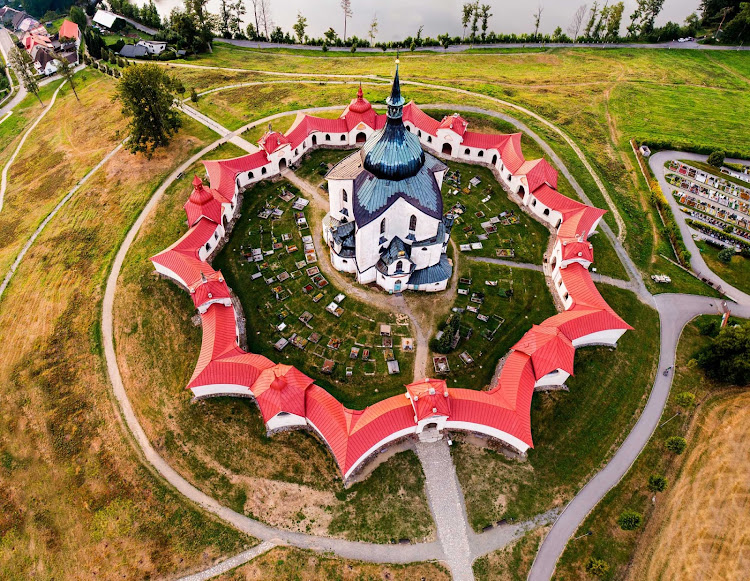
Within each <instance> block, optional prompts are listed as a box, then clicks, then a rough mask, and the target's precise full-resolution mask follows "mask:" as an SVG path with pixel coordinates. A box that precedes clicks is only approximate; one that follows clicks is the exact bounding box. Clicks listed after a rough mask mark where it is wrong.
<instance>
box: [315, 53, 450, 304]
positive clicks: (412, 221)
mask: <svg viewBox="0 0 750 581" xmlns="http://www.w3.org/2000/svg"><path fill="white" fill-rule="evenodd" d="M360 98H361V97H360ZM386 103H387V105H388V113H387V118H386V122H385V126H384V127H382V128H381V129H379V130H378V131H375V132H373V133H372V134H371V135H370V136H369V138H368V139H367V140H366V142H365V143H364V145H363V146H362V149H361V150H359V151H357V152H356V153H354V154H352V155H350V156H348V157H347V158H345V159H343V160H342V161H341V162H339V163H338V164H337V165H335V166H334V167H333V168H332V169H331V170H330V171H329V172H328V174H327V175H326V179H327V180H328V196H329V205H330V206H329V212H328V214H327V215H326V217H325V219H324V220H323V236H324V238H325V240H326V242H327V244H328V246H329V247H330V249H331V261H332V263H333V266H334V267H335V268H336V269H338V270H340V271H342V272H348V273H352V274H354V275H355V276H356V278H357V281H358V282H359V283H361V284H370V283H375V284H377V285H378V286H380V287H381V288H383V289H384V290H386V291H388V292H400V291H403V290H419V291H428V292H435V291H441V290H445V288H446V286H447V284H448V281H449V280H450V277H451V274H452V272H453V266H452V264H451V261H450V260H449V259H448V257H447V255H446V248H447V245H448V241H449V239H450V232H451V228H452V226H453V217H452V215H450V214H448V215H446V216H443V197H442V194H441V188H442V185H443V177H444V176H445V172H446V171H447V169H448V168H447V166H446V165H445V164H444V163H443V162H441V161H440V160H439V159H437V158H436V157H434V156H432V155H430V154H429V153H426V152H425V151H424V150H423V149H422V146H421V144H420V141H419V138H418V136H417V135H415V134H413V133H411V132H410V131H409V130H408V129H407V128H406V127H405V126H404V123H403V118H402V116H403V107H404V99H403V97H402V96H401V90H400V85H399V78H398V67H397V68H396V76H395V78H394V81H393V88H392V90H391V95H390V97H389V98H388V99H387V100H386Z"/></svg>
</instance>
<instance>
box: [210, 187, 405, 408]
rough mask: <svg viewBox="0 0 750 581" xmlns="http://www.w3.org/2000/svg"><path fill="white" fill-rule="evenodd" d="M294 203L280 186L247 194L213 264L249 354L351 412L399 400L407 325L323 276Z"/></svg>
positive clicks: (310, 232) (303, 215)
mask: <svg viewBox="0 0 750 581" xmlns="http://www.w3.org/2000/svg"><path fill="white" fill-rule="evenodd" d="M300 199H302V200H304V197H302V194H301V193H300V192H299V191H298V190H297V189H296V188H295V187H294V186H293V185H292V184H290V183H288V182H286V181H280V182H277V183H273V184H272V183H260V184H257V185H256V186H254V187H253V188H251V189H250V190H248V191H247V192H246V193H245V202H244V206H243V208H242V217H241V218H240V221H239V222H238V223H237V225H236V227H235V230H234V232H233V234H232V237H231V238H230V240H229V243H228V244H227V245H226V247H225V248H224V249H223V250H222V252H221V254H220V255H219V256H218V257H217V258H216V260H215V261H214V265H213V266H214V268H217V269H221V270H222V272H223V273H224V276H225V277H226V279H227V282H228V283H229V285H230V287H231V288H232V289H233V290H234V291H235V293H237V295H238V296H239V298H240V301H241V302H242V305H243V309H244V312H245V317H246V319H247V339H248V347H249V349H250V350H251V351H252V352H254V353H260V354H263V355H266V356H267V357H270V358H272V359H273V360H274V361H279V362H280V363H287V364H290V365H294V366H296V367H297V368H299V369H301V370H304V372H305V373H306V374H307V375H309V376H310V377H312V378H314V379H315V380H316V382H317V383H318V384H319V385H321V387H324V388H326V389H328V390H329V391H330V392H331V393H332V394H333V395H335V396H336V397H337V398H339V399H340V400H341V401H342V402H343V403H344V404H345V405H347V406H350V407H354V408H362V407H365V406H366V405H369V404H371V403H374V402H376V401H379V400H381V399H383V398H385V397H388V396H390V395H393V394H396V393H402V392H403V386H404V384H405V383H409V381H410V380H411V376H412V374H413V365H414V344H413V340H412V338H413V336H414V333H413V331H412V330H411V327H410V326H409V321H408V318H403V317H400V316H399V315H398V314H396V313H388V312H385V311H382V310H380V309H376V308H373V307H372V306H370V305H367V304H364V303H362V302H360V301H358V300H356V299H354V298H353V297H351V296H349V294H348V290H347V289H346V288H338V287H336V286H335V285H334V284H333V283H332V282H331V281H330V280H329V279H328V278H327V277H326V275H325V273H324V272H323V271H322V269H321V267H320V263H319V257H318V255H317V253H316V251H315V245H314V238H313V236H318V237H320V232H319V225H318V226H316V225H312V224H310V222H308V219H311V218H312V215H309V216H308V212H307V211H306V208H307V205H306V204H300V202H299V200H300ZM294 206H296V207H297V208H301V209H295V208H294ZM381 326H386V327H388V328H389V336H388V337H387V339H388V340H389V341H388V342H387V343H388V344H387V345H386V344H385V343H386V342H384V338H385V337H384V336H383V335H381ZM396 367H397V369H398V371H394V369H395V368H396ZM389 368H390V369H389ZM373 379H374V380H375V381H373Z"/></svg>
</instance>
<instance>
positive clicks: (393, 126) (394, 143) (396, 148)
mask: <svg viewBox="0 0 750 581" xmlns="http://www.w3.org/2000/svg"><path fill="white" fill-rule="evenodd" d="M385 102H386V104H387V105H388V113H387V121H386V124H385V127H383V128H382V129H380V130H379V131H376V132H375V133H373V134H372V135H371V136H370V138H369V139H368V140H367V142H366V143H365V144H364V145H363V146H362V152H361V155H362V157H363V159H364V167H365V169H366V170H367V171H369V172H370V173H371V174H373V175H374V176H375V177H378V178H381V179H386V180H394V181H398V180H403V179H406V178H410V177H412V176H415V175H416V174H417V173H418V172H419V170H420V169H421V168H422V166H423V165H424V161H425V156H424V151H423V150H422V146H421V145H420V143H419V138H417V136H416V135H414V134H413V133H411V132H409V131H407V129H406V127H404V123H403V119H402V113H403V108H404V98H403V97H402V96H401V85H400V83H399V79H398V60H397V61H396V75H395V77H394V78H393V87H392V88H391V96H390V97H388V98H387V99H386V101H385Z"/></svg>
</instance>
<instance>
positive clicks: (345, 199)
mask: <svg viewBox="0 0 750 581" xmlns="http://www.w3.org/2000/svg"><path fill="white" fill-rule="evenodd" d="M341 197H342V199H343V200H344V203H345V204H346V203H347V202H348V201H349V194H347V193H346V190H343V191H342V192H341Z"/></svg>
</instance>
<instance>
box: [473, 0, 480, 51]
mask: <svg viewBox="0 0 750 581" xmlns="http://www.w3.org/2000/svg"><path fill="white" fill-rule="evenodd" d="M479 16H480V13H479V0H477V1H476V2H474V5H473V7H472V9H471V42H472V43H474V42H476V40H477V31H478V30H479Z"/></svg>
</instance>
